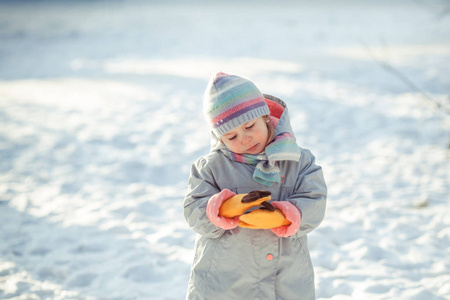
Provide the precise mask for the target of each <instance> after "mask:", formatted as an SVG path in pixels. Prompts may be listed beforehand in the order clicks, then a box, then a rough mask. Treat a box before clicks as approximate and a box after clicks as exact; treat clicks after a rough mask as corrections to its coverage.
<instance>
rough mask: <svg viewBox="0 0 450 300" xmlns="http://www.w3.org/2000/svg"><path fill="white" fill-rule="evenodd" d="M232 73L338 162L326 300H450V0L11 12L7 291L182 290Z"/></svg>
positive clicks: (5, 9) (324, 239)
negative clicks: (210, 118)
mask: <svg viewBox="0 0 450 300" xmlns="http://www.w3.org/2000/svg"><path fill="white" fill-rule="evenodd" d="M219 70H221V71H225V72H229V73H236V74H239V75H241V76H246V77H250V78H251V79H252V80H253V81H254V82H255V83H256V84H257V86H258V87H259V88H260V89H261V91H262V92H263V93H267V94H272V95H274V96H277V97H279V98H281V99H283V100H285V101H286V102H287V104H288V106H289V110H290V114H291V119H292V125H293V128H294V131H295V134H296V137H297V141H298V143H299V145H300V146H301V147H303V148H308V149H310V150H311V151H312V152H313V153H314V154H315V155H316V157H317V162H318V164H320V165H322V166H323V168H324V173H325V177H326V180H327V183H328V186H329V202H328V208H327V215H326V218H325V220H324V222H323V224H322V225H321V227H319V228H318V229H317V230H316V231H314V232H313V233H311V234H310V237H309V243H310V251H311V256H312V259H313V264H314V266H315V270H316V288H317V298H318V299H424V300H425V299H426V300H430V299H449V298H448V295H449V294H450V277H449V275H448V274H449V273H450V264H449V261H448V252H449V250H450V230H449V228H450V227H449V225H450V223H449V220H450V218H449V211H450V206H449V196H448V195H450V172H449V170H450V162H449V145H450V130H449V129H450V118H449V112H450V98H449V91H450V76H449V70H450V3H449V2H448V1H444V0H404V1H400V0H398V1H387V0H386V1H370V0H368V1H352V0H342V1H302V0H301V1H294V0H288V1H269V0H264V1H253V0H248V1H237V0H235V1H234V0H233V1H221V2H217V1H203V0H195V1H181V0H180V1H175V0H169V1H139V0H128V1H126V0H122V1H119V0H116V1H102V0H95V1H56V0H54V1H50V0H47V1H45V0H37V1H0V220H1V222H0V298H2V299H121V300H122V299H158V300H159V299H183V298H184V297H185V291H186V288H187V281H188V278H189V270H190V264H191V262H192V259H193V247H194V241H195V235H194V232H193V231H192V230H191V229H189V228H188V227H187V224H186V222H185V221H184V218H183V211H182V210H183V198H184V195H185V193H186V190H187V179H188V176H189V170H190V166H191V164H192V163H193V162H194V161H195V160H196V159H197V158H198V157H200V156H202V155H205V154H207V153H208V152H209V132H208V128H207V124H206V122H205V121H204V120H203V116H202V107H201V105H202V101H201V99H202V94H203V91H204V89H205V87H206V84H207V81H208V79H209V77H210V76H211V75H212V74H213V73H214V72H216V71H219Z"/></svg>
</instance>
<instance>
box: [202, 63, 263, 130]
mask: <svg viewBox="0 0 450 300" xmlns="http://www.w3.org/2000/svg"><path fill="white" fill-rule="evenodd" d="M204 110H205V115H206V118H207V119H208V120H209V122H210V124H211V127H212V131H213V132H214V134H215V135H216V136H217V137H218V138H220V137H221V136H222V135H223V134H225V133H226V132H228V131H230V130H232V129H233V128H236V127H237V126H240V125H242V124H244V123H247V122H249V121H251V120H253V119H255V118H258V117H260V116H264V115H269V114H270V111H269V108H268V106H267V103H266V101H265V99H264V96H263V95H262V93H261V92H260V91H259V89H258V88H257V87H256V85H255V84H254V83H253V82H252V81H250V80H249V79H247V78H243V77H240V76H237V75H230V74H226V73H223V72H219V73H217V74H215V75H214V76H213V77H212V78H211V80H210V81H209V83H208V87H207V88H206V91H205V97H204Z"/></svg>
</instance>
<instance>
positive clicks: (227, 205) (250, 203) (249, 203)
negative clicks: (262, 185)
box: [219, 191, 271, 219]
mask: <svg viewBox="0 0 450 300" xmlns="http://www.w3.org/2000/svg"><path fill="white" fill-rule="evenodd" d="M270 195H271V193H270V192H267V191H253V192H250V193H248V194H237V195H235V196H233V197H231V198H229V199H227V200H225V202H223V203H222V205H221V206H220V209H219V215H220V216H222V217H225V218H230V219H232V218H234V217H237V216H240V215H242V214H244V213H245V212H246V211H247V210H248V209H250V208H252V207H255V206H259V205H260V204H261V203H263V202H265V201H269V200H270Z"/></svg>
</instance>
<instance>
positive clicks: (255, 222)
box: [239, 208, 291, 229]
mask: <svg viewBox="0 0 450 300" xmlns="http://www.w3.org/2000/svg"><path fill="white" fill-rule="evenodd" d="M239 220H240V221H239V226H241V227H245V228H252V229H272V228H276V227H280V226H285V225H290V224H291V222H290V221H289V220H287V219H286V217H285V216H284V214H283V213H282V212H281V210H279V209H274V210H273V211H272V210H269V209H267V208H259V209H256V210H254V211H252V212H250V213H248V214H244V215H242V216H240V217H239Z"/></svg>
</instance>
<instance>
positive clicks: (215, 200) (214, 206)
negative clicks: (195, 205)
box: [206, 189, 239, 230]
mask: <svg viewBox="0 0 450 300" xmlns="http://www.w3.org/2000/svg"><path fill="white" fill-rule="evenodd" d="M235 195H236V194H235V193H233V192H232V191H230V190H228V189H224V190H222V191H220V192H219V193H217V194H215V195H213V196H212V197H211V198H209V200H208V204H207V206H206V216H207V217H208V219H209V220H210V221H211V223H213V224H214V225H216V226H217V227H220V228H222V229H225V230H229V229H233V228H236V227H237V226H238V222H239V217H234V218H227V217H223V216H221V215H219V208H220V207H221V205H222V203H223V202H224V201H226V200H227V199H230V198H232V197H234V196H235Z"/></svg>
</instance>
